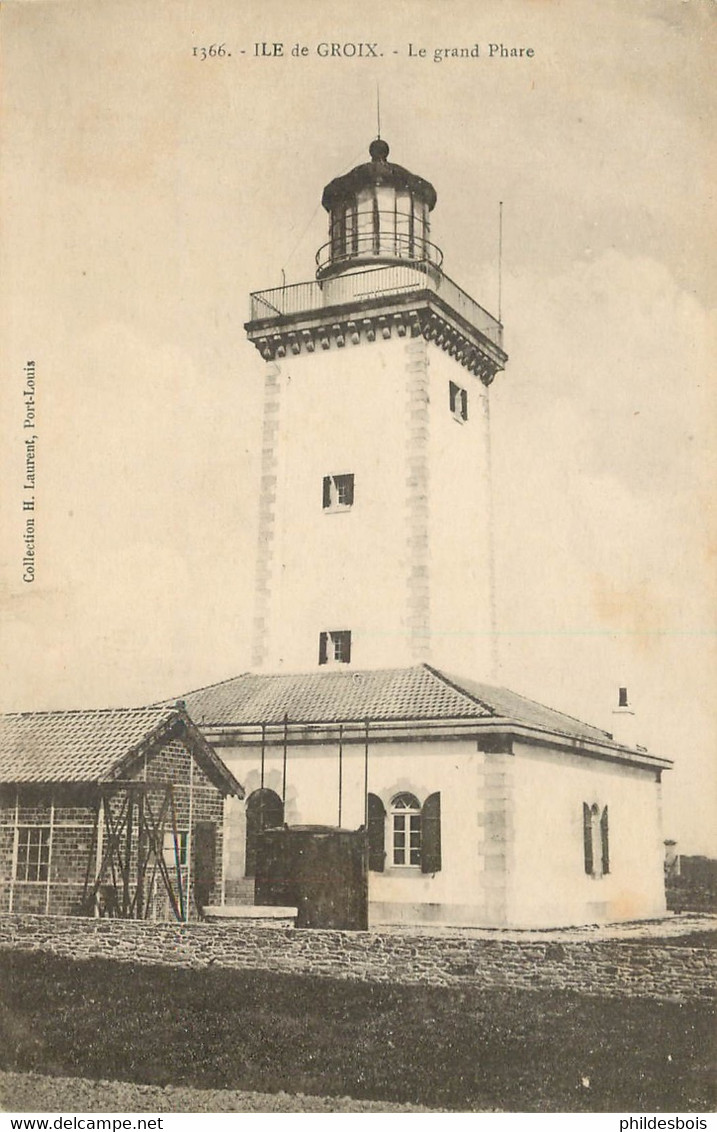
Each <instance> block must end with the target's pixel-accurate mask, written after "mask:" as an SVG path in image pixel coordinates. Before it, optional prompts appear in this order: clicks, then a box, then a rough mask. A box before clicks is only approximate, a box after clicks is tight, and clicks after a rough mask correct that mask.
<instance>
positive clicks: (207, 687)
mask: <svg viewBox="0 0 717 1132" xmlns="http://www.w3.org/2000/svg"><path fill="white" fill-rule="evenodd" d="M427 667H428V665H425V664H402V665H399V666H398V667H393V666H391V665H384V666H382V667H381V668H354V667H353V666H351V665H347V666H346V670H344V669H338V668H333V667H330V666H327V667H326V668H324V669H322V670H317V669H309V670H305V671H292V672H256V671H254V670H252V669H250V668H249V669H246V670H245V671H244V672H238V673H237V675H236V676H227V678H226V679H225V680H217V681H216V682H215V683H213V684H204V685H203V686H202V687H201V688H191V689H190V690H189V691H187V692H182V694H181V696H179V697H175V702H176V699H179V700H184V699H186V698H187V697H188V696H195V695H197V694H198V693H199V692H210V691H213V690H214V689H215V688H221V687H223V686H224V685H225V684H232V683H234V681H235V680H242V679H244V678H245V677H248V676H249V677H251V676H254V677H257V678H259V679H260V680H290V679H294V678H295V677H297V676H309V677H313V676H320V677H322V678H324V677H327V676H329V675H333V676H346V677H348V676H356V675H357V674H358V675H361V676H372V675H378V674H379V673H386V672H413V671H415V670H416V669H419V668H427ZM170 699H171V697H167V698H166V699H162V700H156V701H155V702H154V703H153V704H152V705H150V706H152V707H162V706H163V705H164V704H168V703H169V702H170Z"/></svg>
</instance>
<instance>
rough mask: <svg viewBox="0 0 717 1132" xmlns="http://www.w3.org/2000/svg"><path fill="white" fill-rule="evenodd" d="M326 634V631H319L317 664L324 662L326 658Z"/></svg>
mask: <svg viewBox="0 0 717 1132" xmlns="http://www.w3.org/2000/svg"><path fill="white" fill-rule="evenodd" d="M328 636H329V635H328V633H319V664H326V661H327V659H328V656H327V651H326V649H327V644H328Z"/></svg>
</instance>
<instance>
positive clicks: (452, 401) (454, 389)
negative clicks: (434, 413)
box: [448, 381, 458, 413]
mask: <svg viewBox="0 0 717 1132" xmlns="http://www.w3.org/2000/svg"><path fill="white" fill-rule="evenodd" d="M457 395H458V386H457V385H455V384H454V382H452V381H449V383H448V404H449V406H450V410H451V412H452V413H455V411H456V397H457Z"/></svg>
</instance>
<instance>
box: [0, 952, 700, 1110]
mask: <svg viewBox="0 0 717 1132" xmlns="http://www.w3.org/2000/svg"><path fill="white" fill-rule="evenodd" d="M714 1032H715V1030H714V1019H713V1015H712V1012H711V1011H710V1010H709V1009H708V1008H707V1006H706V1005H703V1004H701V1003H693V1004H689V1005H680V1004H678V1003H673V1002H657V1001H653V1000H646V999H608V998H587V997H582V996H580V995H577V994H572V993H562V992H559V991H553V990H551V991H542V990H541V991H537V990H536V991H517V990H516V991H505V990H497V989H496V990H478V989H475V988H466V989H458V988H440V987H417V986H410V987H408V986H383V985H379V984H375V983H373V984H372V983H361V982H348V981H339V980H331V979H319V978H309V977H305V976H293V975H279V974H272V973H270V972H265V971H240V970H228V969H217V968H211V969H203V970H187V969H183V968H169V967H150V966H144V965H131V964H123V963H114V962H112V961H111V960H89V961H83V962H73V961H71V960H66V959H60V958H57V957H55V956H52V955H50V954H48V953H40V952H37V953H30V952H10V951H7V952H3V953H0V1067H1V1068H3V1069H9V1070H16V1071H26V1072H27V1071H35V1072H41V1073H49V1074H54V1075H58V1076H60V1075H66V1076H84V1077H90V1078H109V1079H116V1080H125V1081H133V1082H136V1083H139V1084H157V1085H162V1086H164V1085H167V1084H172V1085H193V1086H196V1087H201V1088H232V1089H247V1090H258V1091H265V1092H274V1091H277V1090H280V1089H283V1090H286V1091H288V1092H292V1093H296V1092H303V1093H311V1094H316V1095H319V1096H345V1095H349V1096H353V1097H356V1098H365V1099H371V1100H383V1101H395V1102H402V1103H411V1104H422V1105H427V1106H429V1107H432V1108H437V1109H446V1110H458V1111H471V1110H480V1109H501V1110H504V1111H509V1112H531V1111H566V1112H582V1111H585V1112H624V1111H640V1110H642V1111H650V1112H665V1111H672V1112H687V1111H711V1110H712V1107H713V1104H714V1097H713V1096H712V1095H711V1093H710V1089H711V1082H712V1080H713V1074H712V1070H711V1050H712V1047H713V1044H714Z"/></svg>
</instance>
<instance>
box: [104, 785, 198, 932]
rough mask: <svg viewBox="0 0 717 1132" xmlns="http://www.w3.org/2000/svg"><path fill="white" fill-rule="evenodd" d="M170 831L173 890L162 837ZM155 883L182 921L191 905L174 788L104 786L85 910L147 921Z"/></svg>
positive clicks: (184, 919) (162, 786) (186, 916)
mask: <svg viewBox="0 0 717 1132" xmlns="http://www.w3.org/2000/svg"><path fill="white" fill-rule="evenodd" d="M113 803H114V805H113ZM170 830H171V833H172V845H173V853H174V861H173V866H172V870H171V873H172V874H173V876H174V880H175V883H176V888H175V884H173V877H172V875H171V874H170V869H169V867H168V865H167V862H166V860H165V857H164V840H165V833H166V832H168V831H170ZM110 878H111V880H110ZM158 879H159V881H160V882H161V885H162V886H163V889H164V891H165V892H166V894H167V896H168V898H169V902H170V905H171V908H172V912H173V914H174V916H175V918H176V919H177V920H178V921H180V922H186V920H187V919H188V916H189V905H188V900H187V893H186V885H185V880H184V877H183V875H182V860H181V848H180V841H179V833H178V829H177V811H176V806H175V800H174V790H173V787H172V784H171V783H168V782H146V781H144V782H142V781H140V782H134V781H115V782H111V783H106V784H103V785H102V786H101V787H100V793H99V797H98V800H97V810H96V815H95V825H94V830H93V835H92V843H91V846H90V851H89V854H88V858H87V869H86V873H85V883H84V890H83V895H82V905H83V908H84V909H85V910H86V911H87V912H89V913H92V912H94V913H95V914H96V915H108V916H117V917H121V918H123V919H133V920H146V919H149V918H150V912H151V909H152V902H153V897H154V894H155V889H156V884H157V880H158Z"/></svg>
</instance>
